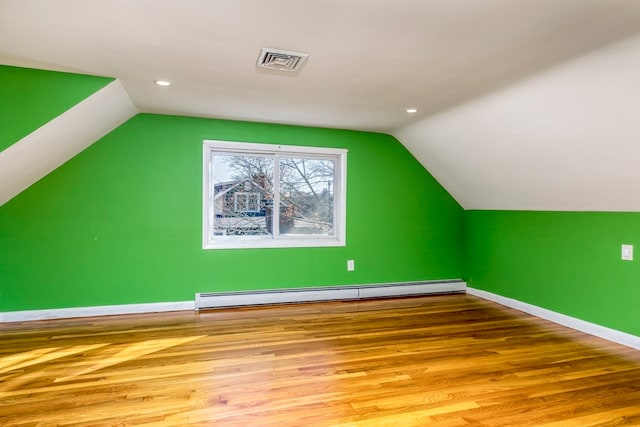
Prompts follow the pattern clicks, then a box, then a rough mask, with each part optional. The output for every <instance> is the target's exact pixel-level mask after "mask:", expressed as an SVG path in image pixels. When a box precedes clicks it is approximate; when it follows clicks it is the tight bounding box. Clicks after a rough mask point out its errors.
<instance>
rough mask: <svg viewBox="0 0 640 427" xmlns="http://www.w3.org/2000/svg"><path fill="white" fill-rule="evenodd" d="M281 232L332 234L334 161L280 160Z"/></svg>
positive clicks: (289, 233) (285, 233)
mask: <svg viewBox="0 0 640 427" xmlns="http://www.w3.org/2000/svg"><path fill="white" fill-rule="evenodd" d="M279 164H280V234H283V235H300V234H306V235H323V236H333V234H334V227H333V221H334V217H333V191H334V176H335V173H334V171H335V161H334V160H325V159H314V158H311V159H309V158H306V159H305V158H281V159H280V163H279Z"/></svg>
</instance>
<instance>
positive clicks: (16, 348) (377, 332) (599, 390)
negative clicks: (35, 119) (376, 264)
mask: <svg viewBox="0 0 640 427" xmlns="http://www.w3.org/2000/svg"><path fill="white" fill-rule="evenodd" d="M0 334H1V335H0V425H1V426H23V427H26V426H30V427H31V426H304V427H311V426H376V427H378V426H401V427H406V426H425V425H428V426H431V425H433V426H580V427H585V426H596V425H597V426H614V425H616V426H617V425H640V351H637V350H632V349H629V348H626V347H623V346H620V345H616V344H612V343H610V342H607V341H604V340H600V339H597V338H593V337H590V336H588V335H584V334H581V333H578V332H575V331H572V330H570V329H565V328H563V327H560V326H557V325H555V324H553V323H549V322H546V321H543V320H540V319H536V318H533V317H530V316H528V315H525V314H522V313H520V312H517V311H514V310H510V309H506V308H503V307H500V306H498V305H496V304H493V303H490V302H486V301H483V300H481V299H478V298H476V297H472V296H467V295H442V296H431V297H421V298H406V299H388V300H375V301H361V302H348V303H344V302H342V303H340V302H336V303H317V304H303V305H289V306H279V307H268V308H252V309H246V308H245V309H231V310H221V311H208V312H202V313H199V314H198V313H193V312H176V313H163V314H150V315H128V316H114V317H102V318H85V319H72V320H55V321H39V322H26V323H22V324H15V323H8V324H7V323H5V324H0Z"/></svg>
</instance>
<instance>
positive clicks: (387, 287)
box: [195, 279, 467, 310]
mask: <svg viewBox="0 0 640 427" xmlns="http://www.w3.org/2000/svg"><path fill="white" fill-rule="evenodd" d="M466 289H467V284H466V282H464V281H462V280H457V279H456V280H434V281H426V282H408V283H386V284H380V285H361V286H332V287H317V288H293V289H270V290H257V291H241V292H202V293H197V294H196V303H195V307H196V310H202V309H207V308H227V307H242V306H256V305H269V304H291V303H302V302H315V301H341V300H360V299H369V298H390V297H402V296H417V295H432V294H448V293H464V292H465V291H466Z"/></svg>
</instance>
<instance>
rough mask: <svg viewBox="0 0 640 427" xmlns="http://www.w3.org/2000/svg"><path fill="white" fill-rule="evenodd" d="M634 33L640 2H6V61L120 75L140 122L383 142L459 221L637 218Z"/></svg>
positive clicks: (0, 15) (0, 59) (1, 14)
mask: <svg viewBox="0 0 640 427" xmlns="http://www.w3.org/2000/svg"><path fill="white" fill-rule="evenodd" d="M638 31H640V2H636V1H633V0H521V1H513V0H460V1H452V0H394V1H390V0H322V1H319V0H318V1H316V0H310V1H299V0H270V1H264V0H179V1H178V0H136V1H131V0H58V1H53V0H0V63H1V64H5V65H17V66H26V67H33V68H44V69H50V70H60V71H69V72H77V73H83V74H93V75H102V76H109V77H115V78H117V79H118V80H119V81H120V83H121V84H122V86H123V87H124V89H125V91H126V93H127V95H128V96H129V98H130V100H131V101H132V102H133V104H134V105H135V107H136V108H137V109H138V110H139V111H144V112H152V113H163V114H179V115H189V116H199V117H216V118H229V119H243V120H255V121H265V122H278V123H290V124H301V125H314V126H326V127H338V128H350V129H358V130H372V131H382V132H389V133H392V134H394V135H396V136H397V137H398V138H399V140H400V141H401V142H402V143H403V144H405V146H407V148H408V149H409V150H410V151H412V152H413V153H414V155H415V156H416V157H417V158H418V160H420V161H421V162H422V163H423V164H424V165H425V167H427V169H429V170H430V171H431V172H432V173H433V174H434V176H435V177H436V178H437V179H438V180H439V181H440V182H442V183H443V184H444V185H445V187H446V188H447V189H448V190H449V191H450V192H451V193H452V194H453V196H454V197H456V199H458V201H459V202H460V203H461V204H462V205H463V206H464V207H466V208H471V209H474V208H478V209H551V210H640V200H638V201H634V200H633V196H634V191H633V190H634V187H635V186H636V184H640V172H636V169H638V170H640V168H637V167H636V165H635V164H636V163H637V162H635V160H636V159H638V158H639V157H638V155H640V151H638V149H637V148H636V147H637V145H638V143H637V142H636V141H640V125H638V124H636V123H635V122H636V121H638V120H636V118H635V114H634V113H635V112H636V111H640V97H639V96H638V95H639V93H638V86H639V85H640V84H639V82H640V80H639V79H638V76H639V75H640V58H638V56H640V42H639V41H638V40H639V39H638V34H639V33H638ZM261 47H274V48H281V49H287V50H294V51H300V52H306V53H308V54H309V57H308V60H307V61H306V63H305V64H304V66H303V68H302V70H301V71H300V72H298V73H283V72H274V71H268V70H261V69H258V68H256V60H257V58H258V55H259V53H260V49H261ZM157 79H167V80H171V81H172V82H173V85H172V86H170V87H158V86H156V85H155V84H154V80H157ZM409 107H413V108H416V109H417V110H418V112H417V113H414V114H409V113H407V112H406V111H405V109H406V108H409ZM638 122H640V121H638Z"/></svg>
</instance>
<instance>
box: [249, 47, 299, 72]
mask: <svg viewBox="0 0 640 427" xmlns="http://www.w3.org/2000/svg"><path fill="white" fill-rule="evenodd" d="M307 56H309V54H308V53H302V52H292V51H289V50H282V49H272V48H270V47H263V48H262V50H261V51H260V57H259V58H258V64H257V66H258V67H260V68H269V69H272V70H279V71H294V72H295V71H300V67H302V64H304V61H305V60H306V59H307Z"/></svg>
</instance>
